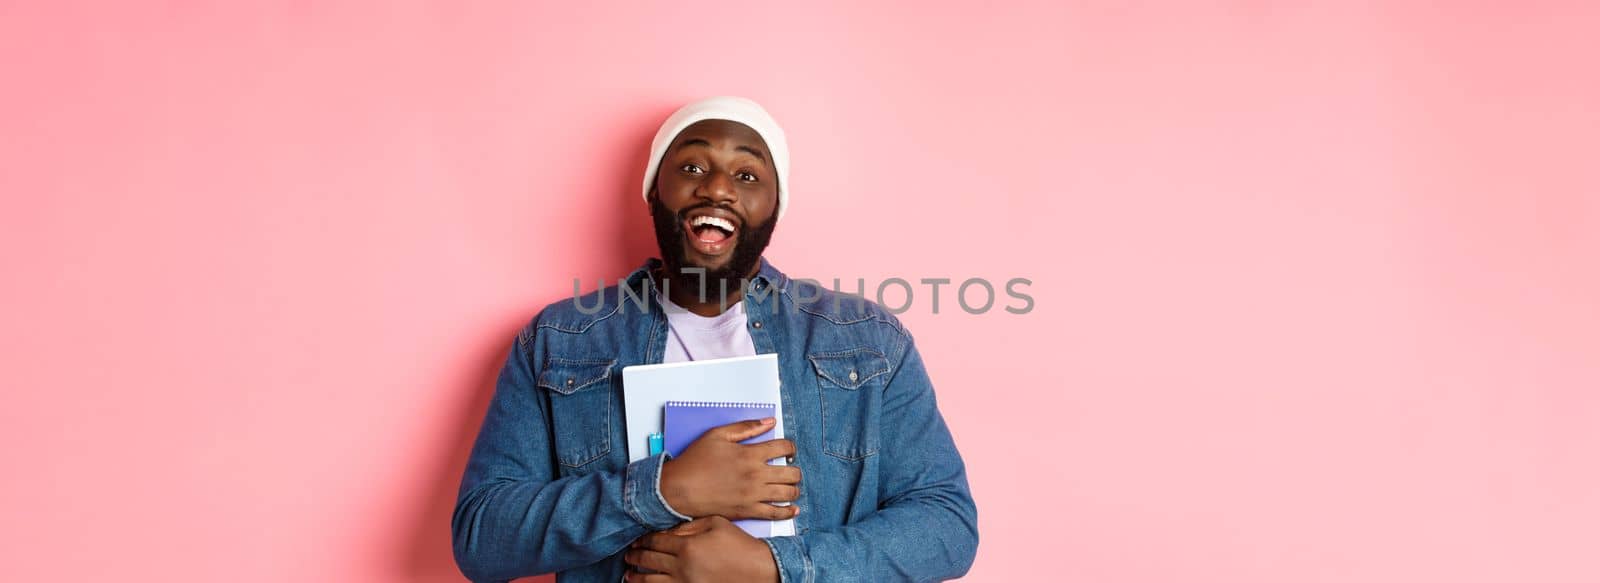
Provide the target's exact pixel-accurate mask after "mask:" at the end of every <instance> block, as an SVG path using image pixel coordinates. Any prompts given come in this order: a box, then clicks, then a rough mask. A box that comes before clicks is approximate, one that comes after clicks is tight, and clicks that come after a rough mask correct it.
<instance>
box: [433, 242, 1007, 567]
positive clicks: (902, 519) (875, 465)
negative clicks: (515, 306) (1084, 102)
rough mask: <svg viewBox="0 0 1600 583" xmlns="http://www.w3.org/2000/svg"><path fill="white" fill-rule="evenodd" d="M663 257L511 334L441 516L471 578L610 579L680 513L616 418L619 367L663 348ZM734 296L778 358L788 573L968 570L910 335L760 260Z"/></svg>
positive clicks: (959, 467)
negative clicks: (795, 490)
mask: <svg viewBox="0 0 1600 583" xmlns="http://www.w3.org/2000/svg"><path fill="white" fill-rule="evenodd" d="M658 265H659V262H658V261H657V260H653V259H652V260H651V261H650V262H649V263H647V264H646V265H645V266H644V267H641V268H639V269H638V270H636V271H634V272H633V273H632V274H631V275H629V276H628V278H627V279H626V280H625V281H624V282H622V283H623V285H620V286H613V287H608V288H605V289H602V290H600V291H598V292H595V293H591V294H588V295H586V296H583V297H579V298H571V299H567V300H563V301H559V302H556V303H553V304H551V305H549V306H548V307H546V308H545V309H544V310H543V311H542V312H540V313H539V315H538V316H536V317H535V318H534V319H533V321H532V322H530V323H529V324H528V325H527V326H526V327H525V328H524V329H523V330H522V331H521V333H519V334H518V335H517V339H516V343H515V344H514V345H513V346H512V347H511V353H510V356H509V357H508V358H507V359H506V363H505V367H504V368H503V369H502V370H501V371H500V377H499V380H498V382H497V384H496V387H495V393H494V398H493V400H492V401H491V402H490V405H489V411H488V413H487V414H486V416H485V418H484V422H483V427H482V429H481V430H480V431H479V433H478V438H477V442H476V443H475V444H474V446H473V448H472V455H471V457H470V458H469V459H468V461H467V468H466V473H465V475H464V476H463V477H462V480H461V489H460V492H459V494H458V497H457V501H456V508H455V513H454V515H453V516H452V518H451V523H450V526H451V533H452V539H453V545H454V548H455V557H456V562H457V564H458V565H459V566H460V567H461V570H462V572H463V573H464V574H465V575H466V576H467V577H468V578H470V579H472V580H474V581H506V580H510V579H514V578H518V577H524V576H530V575H538V574H542V573H550V572H557V571H559V574H558V575H557V580H558V581H562V582H604V583H616V582H617V581H619V580H620V579H621V578H622V575H623V572H624V570H625V569H626V568H627V565H626V564H625V563H624V562H623V561H622V554H623V552H624V551H625V550H626V548H627V546H628V543H630V542H633V540H634V539H637V538H639V537H640V536H642V535H644V534H647V533H650V532H653V531H659V530H664V529H667V528H671V527H672V526H674V525H677V524H678V523H680V522H681V521H683V520H684V517H683V516H682V515H680V514H678V513H677V512H675V511H674V510H672V509H671V508H670V507H669V506H668V505H667V504H666V500H665V499H664V498H662V496H661V492H660V490H659V489H658V486H659V480H660V475H661V465H662V463H663V462H664V461H665V460H666V459H667V458H666V454H661V455H657V456H654V457H649V458H645V459H642V460H639V461H636V462H633V463H629V462H628V451H627V447H626V429H625V428H624V424H623V419H622V398H623V391H622V375H621V370H622V367H625V366H630V365H635V364H653V363H659V362H661V360H662V353H663V351H664V349H665V343H666V334H667V320H666V316H665V314H664V313H663V312H662V309H661V307H660V305H659V304H658V303H656V302H655V301H654V299H653V298H654V297H655V295H654V292H655V289H654V286H655V285H656V284H655V282H654V281H653V279H652V278H651V276H650V273H652V269H653V268H654V267H656V266H658ZM744 301H746V302H749V303H748V304H746V307H745V311H746V313H747V315H748V318H749V324H748V326H749V328H750V336H751V338H752V339H753V340H754V341H755V347H756V352H757V353H762V354H765V353H777V354H778V361H779V368H780V371H779V379H780V381H781V383H782V388H781V392H782V400H783V415H784V417H783V423H784V427H785V428H786V429H785V433H786V437H788V438H790V439H792V440H793V441H794V442H795V446H796V450H797V451H796V453H795V460H794V465H796V466H799V467H800V469H801V471H802V478H801V481H800V497H799V499H798V500H797V501H796V502H795V503H796V504H798V505H799V506H800V507H801V509H802V512H800V514H799V515H798V516H796V517H795V533H796V534H795V535H794V536H782V537H773V538H769V539H765V540H766V542H767V544H768V546H770V547H771V550H772V555H773V557H774V558H775V560H776V563H777V566H778V571H779V573H780V577H781V579H782V581H784V582H786V583H788V582H795V583H798V582H811V581H895V580H912V581H928V580H939V579H947V578H954V577H959V576H961V575H963V574H965V573H966V572H967V569H968V568H969V567H970V566H971V565H972V559H973V556H974V554H975V553H976V552H977V547H978V520H977V518H978V517H977V508H976V506H975V505H974V504H973V501H972V496H971V493H970V491H969V490H968V487H967V478H966V468H965V464H963V463H962V461H961V454H960V453H959V452H958V451H956V445H955V442H954V441H953V440H952V438H951V436H950V431H949V429H948V428H947V427H946V426H945V422H944V418H943V417H942V416H941V415H940V414H939V409H938V407H937V405H936V404H935V402H934V392H933V385H932V384H931V383H930V382H929V380H928V374H927V371H926V370H925V369H924V368H923V364H922V359H921V358H920V357H919V356H918V355H917V350H916V347H915V345H914V344H913V343H912V339H911V336H910V335H909V334H908V333H907V332H906V329H905V328H904V327H902V326H901V325H900V322H899V321H898V320H897V319H895V318H894V316H892V315H891V314H889V313H888V312H887V311H885V310H884V309H883V308H882V307H880V306H878V305H876V304H873V303H871V302H868V301H865V300H862V299H860V298H859V296H852V295H846V294H838V293H835V292H832V291H830V290H825V289H823V288H821V287H820V286H818V285H816V284H815V283H812V282H808V281H806V280H791V279H789V278H788V277H786V276H785V275H784V274H782V273H780V272H779V271H778V270H777V269H775V268H773V267H772V265H771V264H769V263H767V262H766V260H762V263H761V267H760V271H759V274H758V275H757V276H756V277H755V278H754V279H753V280H752V281H751V283H750V286H749V289H748V290H747V291H746V293H745V296H744Z"/></svg>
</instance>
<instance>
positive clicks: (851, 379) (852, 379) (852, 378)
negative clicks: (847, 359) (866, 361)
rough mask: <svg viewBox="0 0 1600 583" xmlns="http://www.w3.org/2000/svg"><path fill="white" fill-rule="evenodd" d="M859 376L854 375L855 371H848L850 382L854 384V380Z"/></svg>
mask: <svg viewBox="0 0 1600 583" xmlns="http://www.w3.org/2000/svg"><path fill="white" fill-rule="evenodd" d="M859 376H860V375H858V374H856V371H850V382H852V383H853V382H856V378H857V377H859Z"/></svg>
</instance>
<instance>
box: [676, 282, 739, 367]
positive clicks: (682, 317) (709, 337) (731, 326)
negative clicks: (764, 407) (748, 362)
mask: <svg viewBox="0 0 1600 583" xmlns="http://www.w3.org/2000/svg"><path fill="white" fill-rule="evenodd" d="M656 297H657V299H659V300H660V302H661V307H662V308H664V309H665V310H666V312H667V352H666V355H665V357H664V358H663V359H662V362H686V361H690V360H709V359H713V358H731V357H734V356H755V354H756V343H755V340H752V339H751V338H750V329H749V328H748V327H746V324H747V323H748V322H749V321H750V320H749V318H746V317H745V314H744V302H742V301H741V302H738V303H735V304H734V305H732V306H728V309H727V310H725V311H723V312H722V313H721V314H717V315H715V316H711V317H709V318H708V317H706V316H701V315H699V314H696V313H694V312H690V311H689V310H686V309H684V308H683V307H681V306H679V305H678V304H675V303H673V302H672V300H670V299H667V298H666V297H665V296H661V295H658V296H656Z"/></svg>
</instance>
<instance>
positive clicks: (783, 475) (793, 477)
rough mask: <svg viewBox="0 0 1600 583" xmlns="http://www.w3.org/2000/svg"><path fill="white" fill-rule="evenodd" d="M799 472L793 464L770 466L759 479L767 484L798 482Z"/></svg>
mask: <svg viewBox="0 0 1600 583" xmlns="http://www.w3.org/2000/svg"><path fill="white" fill-rule="evenodd" d="M800 474H801V473H800V468H797V467H794V466H770V467H768V468H767V469H766V471H763V472H762V473H761V479H762V480H763V481H765V482H766V483H768V484H799V483H800Z"/></svg>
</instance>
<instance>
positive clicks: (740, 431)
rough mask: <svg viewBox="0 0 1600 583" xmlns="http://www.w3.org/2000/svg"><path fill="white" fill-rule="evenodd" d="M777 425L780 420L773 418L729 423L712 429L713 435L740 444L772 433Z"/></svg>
mask: <svg viewBox="0 0 1600 583" xmlns="http://www.w3.org/2000/svg"><path fill="white" fill-rule="evenodd" d="M777 423H778V420H777V419H776V418H773V417H766V418H762V419H752V420H749V421H739V422H737V423H729V424H727V425H723V426H720V427H713V428H711V433H716V434H717V435H720V436H722V438H723V439H726V440H728V441H733V442H740V441H744V440H746V439H750V438H752V437H755V436H757V435H761V434H763V433H766V432H768V431H771V430H772V426H773V425H776V424H777Z"/></svg>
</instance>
